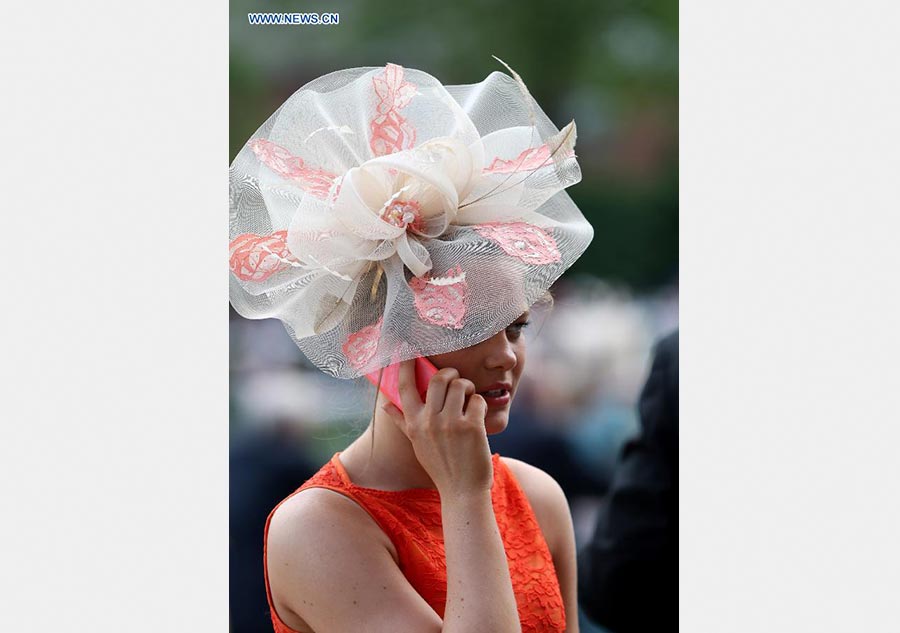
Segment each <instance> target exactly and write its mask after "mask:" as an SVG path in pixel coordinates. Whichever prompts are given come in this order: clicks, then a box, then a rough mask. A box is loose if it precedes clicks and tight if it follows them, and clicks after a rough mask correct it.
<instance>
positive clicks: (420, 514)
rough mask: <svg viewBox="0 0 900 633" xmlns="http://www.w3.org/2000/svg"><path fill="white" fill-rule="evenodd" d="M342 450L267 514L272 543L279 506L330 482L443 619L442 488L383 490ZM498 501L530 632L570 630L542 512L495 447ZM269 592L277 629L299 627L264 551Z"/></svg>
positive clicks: (287, 632)
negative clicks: (277, 591)
mask: <svg viewBox="0 0 900 633" xmlns="http://www.w3.org/2000/svg"><path fill="white" fill-rule="evenodd" d="M338 455H340V453H335V455H334V456H333V457H332V458H331V460H330V461H329V462H328V463H327V464H325V465H324V466H323V467H322V468H321V469H320V470H319V471H318V472H317V473H316V474H315V475H313V476H312V477H311V478H310V479H308V480H307V481H306V482H305V483H304V484H303V485H302V486H300V487H299V488H298V489H297V490H295V491H294V492H293V493H292V494H291V495H289V496H288V497H287V498H285V499H284V500H283V501H281V502H280V503H279V504H278V505H277V506H275V508H274V509H273V510H272V512H271V513H270V514H269V518H268V519H267V520H266V527H265V542H266V543H268V536H269V523H270V522H271V520H272V515H273V514H274V513H275V510H277V509H278V507H279V506H280V505H281V504H282V503H284V501H286V500H287V499H290V498H291V497H292V496H294V495H295V494H297V493H298V492H300V491H301V490H306V489H307V488H326V489H328V490H333V491H335V492H337V493H340V494H342V495H344V496H346V497H349V498H350V499H352V500H353V501H355V502H356V503H357V504H358V505H360V506H361V507H362V508H363V509H364V510H366V511H367V512H368V513H369V515H370V516H371V517H372V519H374V520H375V522H376V523H377V524H378V526H379V527H381V529H382V530H383V531H384V533H385V534H386V535H387V536H388V538H390V539H391V542H392V543H393V544H394V547H395V548H396V550H397V555H398V560H399V564H400V570H401V571H402V572H403V575H404V576H405V577H406V579H407V580H408V581H409V583H410V584H411V585H412V586H413V587H414V588H415V589H416V591H418V592H419V595H421V596H422V597H423V598H424V599H425V601H426V602H427V603H428V604H429V605H431V607H432V608H433V609H434V610H435V612H436V613H437V614H438V615H439V616H440V617H441V618H442V619H443V617H444V607H445V606H446V600H447V563H446V559H445V557H444V536H443V530H442V528H441V498H440V494H439V493H438V491H437V490H434V489H428V488H412V489H409V490H396V491H389V490H376V489H374V488H362V487H360V486H357V485H355V484H354V483H353V482H352V481H350V477H349V476H348V475H347V471H346V470H345V469H344V466H343V464H342V463H341V461H340V460H339V459H338ZM491 459H492V460H493V464H494V483H493V486H492V488H491V499H492V501H493V506H494V514H495V515H496V517H497V526H498V528H499V531H500V536H501V538H502V540H503V546H504V549H505V550H506V558H507V561H508V562H509V571H510V576H511V579H512V587H513V591H514V593H515V596H516V605H517V607H518V611H519V620H520V622H521V625H522V632H523V633H565V630H566V615H565V608H564V606H563V599H562V594H561V593H560V588H559V581H558V579H557V575H556V569H555V567H554V566H553V558H552V557H551V555H550V550H549V548H548V547H547V543H546V541H545V540H544V536H543V534H542V533H541V529H540V527H539V526H538V522H537V519H536V518H535V515H534V511H533V510H532V508H531V504H530V503H529V501H528V498H527V497H526V496H525V493H524V491H523V490H522V488H521V487H520V486H519V484H518V482H517V481H516V479H515V477H514V476H513V474H512V472H511V471H510V469H509V468H508V467H507V466H506V464H504V463H503V460H501V459H500V455H499V454H497V453H494V454H493V455H492V457H491ZM263 571H264V573H265V580H266V595H267V597H268V601H269V610H270V613H271V616H272V625H273V626H274V629H275V633H296V632H295V631H294V629H291V628H290V627H289V626H287V625H286V624H285V623H284V622H283V621H282V620H281V618H280V617H278V613H277V612H276V611H275V605H274V603H273V601H272V591H271V589H270V587H269V572H268V568H267V563H266V554H265V545H264V550H263Z"/></svg>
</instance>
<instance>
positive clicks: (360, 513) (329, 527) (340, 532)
mask: <svg viewBox="0 0 900 633" xmlns="http://www.w3.org/2000/svg"><path fill="white" fill-rule="evenodd" d="M343 542H351V543H354V544H360V543H371V544H375V545H378V546H380V547H384V548H385V549H386V550H387V551H388V552H389V553H391V555H392V557H393V558H394V559H395V560H396V556H397V553H396V550H395V548H394V545H393V543H391V541H390V539H389V538H388V537H387V535H386V534H385V533H384V532H383V531H382V530H381V528H380V527H379V526H378V525H377V524H376V523H375V520H374V519H372V517H371V516H369V514H368V512H366V511H365V510H364V509H363V508H362V507H360V506H359V504H357V503H356V502H355V501H353V500H352V499H350V498H349V497H346V496H345V495H342V494H341V493H339V492H335V491H333V490H328V489H326V488H307V489H305V490H301V491H300V492H298V493H296V494H294V495H292V496H291V497H289V498H287V499H286V500H285V501H283V502H282V503H281V504H280V505H279V506H278V508H277V509H276V510H275V512H274V513H273V514H272V518H271V521H270V523H269V536H268V540H267V546H268V549H269V551H270V552H272V551H278V550H280V549H285V550H287V551H288V552H298V551H303V548H304V547H305V546H306V545H307V544H315V545H316V546H317V547H319V546H322V545H323V544H327V543H334V544H341V543H343Z"/></svg>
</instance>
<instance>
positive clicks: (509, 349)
mask: <svg viewBox="0 0 900 633" xmlns="http://www.w3.org/2000/svg"><path fill="white" fill-rule="evenodd" d="M484 344H485V345H487V348H488V351H487V355H486V356H485V364H486V365H487V367H488V369H494V368H497V367H499V368H502V369H504V370H510V369H512V368H513V367H515V366H516V363H517V362H518V358H517V357H516V351H515V349H513V345H512V343H510V341H509V338H508V337H507V335H506V330H501V331H500V332H497V333H496V334H495V335H494V336H492V337H491V338H489V339H488V340H486V341H485V342H484Z"/></svg>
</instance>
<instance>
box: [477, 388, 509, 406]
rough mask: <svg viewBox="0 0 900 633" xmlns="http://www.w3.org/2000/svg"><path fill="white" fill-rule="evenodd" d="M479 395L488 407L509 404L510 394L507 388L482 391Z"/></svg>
mask: <svg viewBox="0 0 900 633" xmlns="http://www.w3.org/2000/svg"><path fill="white" fill-rule="evenodd" d="M480 395H481V397H483V398H484V400H485V402H487V405H488V407H503V406H506V405H507V404H509V401H510V400H511V394H510V392H509V390H508V389H493V390H491V391H483V392H481V394H480Z"/></svg>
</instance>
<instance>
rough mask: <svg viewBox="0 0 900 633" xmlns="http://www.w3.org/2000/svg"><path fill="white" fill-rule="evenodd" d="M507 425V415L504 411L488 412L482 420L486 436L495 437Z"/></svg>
mask: <svg viewBox="0 0 900 633" xmlns="http://www.w3.org/2000/svg"><path fill="white" fill-rule="evenodd" d="M508 424H509V413H508V412H506V411H488V414H487V417H485V419H484V430H485V432H486V433H487V434H488V435H496V434H497V433H502V432H503V431H505V430H506V426H507V425H508Z"/></svg>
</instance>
